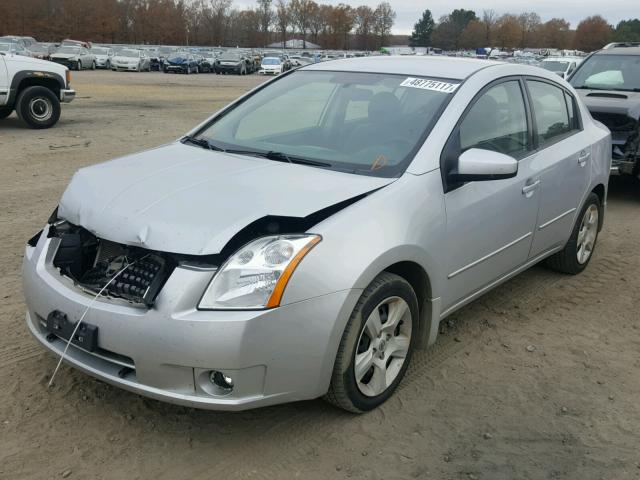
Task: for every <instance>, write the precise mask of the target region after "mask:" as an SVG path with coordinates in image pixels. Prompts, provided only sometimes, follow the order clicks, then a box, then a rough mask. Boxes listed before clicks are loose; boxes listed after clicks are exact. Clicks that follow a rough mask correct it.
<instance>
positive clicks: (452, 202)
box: [443, 79, 540, 311]
mask: <svg viewBox="0 0 640 480" xmlns="http://www.w3.org/2000/svg"><path fill="white" fill-rule="evenodd" d="M474 102H475V103H473V104H472V106H471V107H470V109H469V110H468V111H467V113H466V114H465V116H464V119H463V120H462V121H461V123H460V126H459V141H460V151H461V152H464V151H465V150H467V149H469V148H482V149H486V150H493V151H498V152H500V153H504V154H506V155H511V156H512V157H514V158H516V159H519V165H518V174H517V175H516V176H515V177H513V178H509V179H502V180H489V181H475V182H473V181H472V182H468V183H466V184H464V185H462V186H459V187H458V188H455V189H453V190H451V191H448V192H447V193H446V194H445V207H446V215H447V246H448V252H447V258H446V265H447V288H446V289H445V294H444V295H443V309H444V310H445V311H446V310H447V309H450V308H454V307H455V306H456V304H457V303H458V302H460V301H462V300H464V299H465V298H467V297H469V296H470V295H472V294H473V293H475V292H478V291H480V290H482V289H483V288H485V287H487V286H489V285H490V284H491V283H492V282H495V281H496V280H497V279H499V278H501V277H503V276H504V275H505V274H507V273H509V272H511V271H513V270H514V269H516V268H517V267H518V266H520V265H522V264H524V263H525V262H526V261H527V258H528V255H529V250H530V247H531V241H532V238H533V232H534V228H535V225H536V219H537V215H538V202H539V192H538V187H539V185H540V183H539V178H538V177H537V175H536V171H535V170H534V169H533V168H532V165H533V163H534V162H535V160H536V154H534V153H533V152H532V148H531V145H530V133H529V131H530V129H529V126H528V124H529V121H528V118H527V111H526V108H525V102H524V96H523V83H522V82H521V81H520V80H519V79H509V80H506V81H502V82H501V83H497V84H494V85H491V86H490V87H488V88H487V89H485V90H484V91H483V92H481V93H480V94H479V95H478V97H476V100H474ZM454 135H455V133H454Z"/></svg>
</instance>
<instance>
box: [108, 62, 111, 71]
mask: <svg viewBox="0 0 640 480" xmlns="http://www.w3.org/2000/svg"><path fill="white" fill-rule="evenodd" d="M107 70H111V62H110V61H109V60H107Z"/></svg>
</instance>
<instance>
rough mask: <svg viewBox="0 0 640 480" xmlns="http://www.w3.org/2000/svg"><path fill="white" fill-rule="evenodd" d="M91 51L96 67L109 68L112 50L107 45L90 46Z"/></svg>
mask: <svg viewBox="0 0 640 480" xmlns="http://www.w3.org/2000/svg"><path fill="white" fill-rule="evenodd" d="M91 53H93V54H94V55H95V57H96V67H97V68H106V69H107V70H111V57H113V50H112V49H110V48H107V47H91Z"/></svg>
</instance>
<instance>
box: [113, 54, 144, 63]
mask: <svg viewBox="0 0 640 480" xmlns="http://www.w3.org/2000/svg"><path fill="white" fill-rule="evenodd" d="M139 60H140V59H139V58H136V57H119V56H117V55H116V56H115V57H113V61H114V62H123V63H137V62H138V61H139Z"/></svg>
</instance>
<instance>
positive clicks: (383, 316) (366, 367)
mask: <svg viewBox="0 0 640 480" xmlns="http://www.w3.org/2000/svg"><path fill="white" fill-rule="evenodd" d="M417 327H418V300H417V298H416V294H415V292H414V291H413V288H412V287H411V285H410V284H409V283H408V282H407V281H406V280H404V279H403V278H402V277H400V276H398V275H395V274H392V273H388V272H383V273H381V274H380V275H378V276H377V277H376V279H375V280H374V281H373V282H371V284H370V285H369V286H368V287H367V288H366V289H365V291H364V292H363V293H362V296H361V297H360V300H358V303H357V305H356V307H355V309H354V311H353V313H352V314H351V318H350V319H349V322H348V323H347V327H346V328H345V331H344V333H343V335H342V340H341V341H340V347H339V348H338V354H337V356H336V361H335V365H334V368H333V375H332V377H331V385H330V387H329V391H328V392H327V394H326V396H325V399H326V400H327V401H329V402H330V403H333V404H334V405H336V406H338V407H340V408H343V409H345V410H348V411H350V412H354V413H361V412H365V411H368V410H372V409H374V408H376V407H377V406H379V405H381V404H382V403H383V402H385V401H386V400H387V399H388V398H389V397H391V395H393V392H394V391H395V389H396V388H397V386H398V384H399V383H400V381H401V380H402V378H403V377H404V374H405V372H406V370H407V367H408V366H409V361H410V359H411V353H412V352H413V350H414V348H415V344H416V341H417V337H418V328H417Z"/></svg>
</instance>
